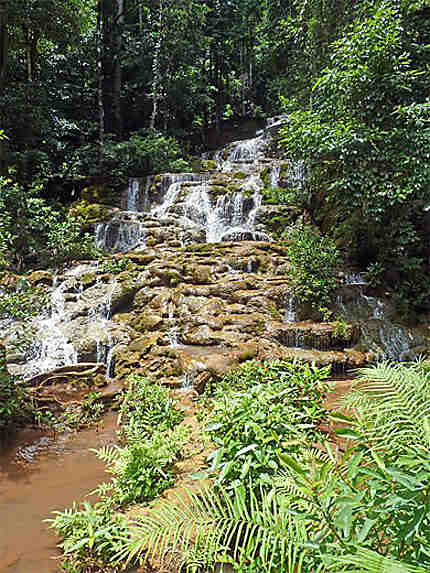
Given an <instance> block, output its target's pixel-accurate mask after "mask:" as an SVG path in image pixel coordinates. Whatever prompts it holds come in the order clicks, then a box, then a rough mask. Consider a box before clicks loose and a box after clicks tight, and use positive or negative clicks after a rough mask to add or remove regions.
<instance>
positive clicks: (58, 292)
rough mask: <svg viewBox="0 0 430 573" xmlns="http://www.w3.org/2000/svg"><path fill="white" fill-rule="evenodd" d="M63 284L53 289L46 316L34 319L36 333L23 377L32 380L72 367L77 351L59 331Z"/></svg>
mask: <svg viewBox="0 0 430 573" xmlns="http://www.w3.org/2000/svg"><path fill="white" fill-rule="evenodd" d="M65 287H66V283H63V284H61V285H60V286H58V287H56V288H55V289H54V290H53V292H52V294H51V300H50V312H49V316H48V317H45V318H44V317H43V316H42V317H38V318H36V319H35V321H34V322H35V325H37V333H36V336H35V339H34V342H33V344H32V347H31V350H30V355H29V356H28V358H27V361H26V364H25V368H24V372H23V377H24V379H26V378H32V377H33V376H36V375H37V374H42V373H43V372H49V371H50V370H54V369H55V368H58V367H60V366H68V365H71V364H76V362H77V361H78V358H77V352H76V350H75V348H74V347H73V344H72V343H71V342H69V341H68V340H67V338H66V336H65V334H64V332H63V330H62V326H63V319H64V306H65V294H64V291H65Z"/></svg>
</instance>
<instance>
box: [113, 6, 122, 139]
mask: <svg viewBox="0 0 430 573" xmlns="http://www.w3.org/2000/svg"><path fill="white" fill-rule="evenodd" d="M123 26H124V0H117V16H116V24H115V55H114V59H115V66H114V81H113V110H114V129H115V132H116V133H117V134H118V135H119V136H121V134H122V128H123V123H122V110H121V83H122V68H121V52H122V32H123Z"/></svg>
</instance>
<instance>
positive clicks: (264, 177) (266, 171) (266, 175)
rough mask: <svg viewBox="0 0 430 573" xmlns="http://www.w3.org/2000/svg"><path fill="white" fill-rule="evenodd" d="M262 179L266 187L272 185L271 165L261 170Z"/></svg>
mask: <svg viewBox="0 0 430 573" xmlns="http://www.w3.org/2000/svg"><path fill="white" fill-rule="evenodd" d="M260 179H261V180H262V181H263V183H264V185H265V187H269V185H270V167H265V168H264V169H262V170H261V171H260Z"/></svg>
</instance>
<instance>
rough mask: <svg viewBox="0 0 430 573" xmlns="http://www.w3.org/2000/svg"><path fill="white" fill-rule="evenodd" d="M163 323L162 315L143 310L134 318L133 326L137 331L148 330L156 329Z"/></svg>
mask: <svg viewBox="0 0 430 573" xmlns="http://www.w3.org/2000/svg"><path fill="white" fill-rule="evenodd" d="M162 324H163V317H162V316H160V315H158V314H152V313H150V312H145V313H143V314H139V315H138V317H137V318H136V319H135V321H134V323H133V326H134V329H135V330H137V332H142V333H144V332H147V331H150V330H156V329H157V328H159V327H160V326H161V325H162Z"/></svg>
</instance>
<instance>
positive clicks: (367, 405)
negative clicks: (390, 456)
mask: <svg viewBox="0 0 430 573" xmlns="http://www.w3.org/2000/svg"><path fill="white" fill-rule="evenodd" d="M345 404H346V405H347V406H348V407H354V408H356V409H357V410H360V411H361V412H362V417H363V421H364V422H365V423H367V424H369V426H368V428H367V431H366V433H367V434H368V436H369V438H370V440H372V441H374V442H375V444H377V445H381V446H382V447H384V448H392V449H396V448H398V447H402V446H403V445H405V444H408V445H411V444H416V445H417V446H420V447H427V448H429V447H430V373H429V372H426V371H425V370H424V369H423V368H420V366H419V364H416V365H414V364H411V365H409V364H408V365H406V364H389V363H387V362H384V363H381V364H378V365H376V366H371V367H367V368H362V369H360V370H358V383H357V385H356V387H355V388H354V389H353V391H352V392H351V394H349V395H348V396H347V397H346V400H345Z"/></svg>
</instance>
